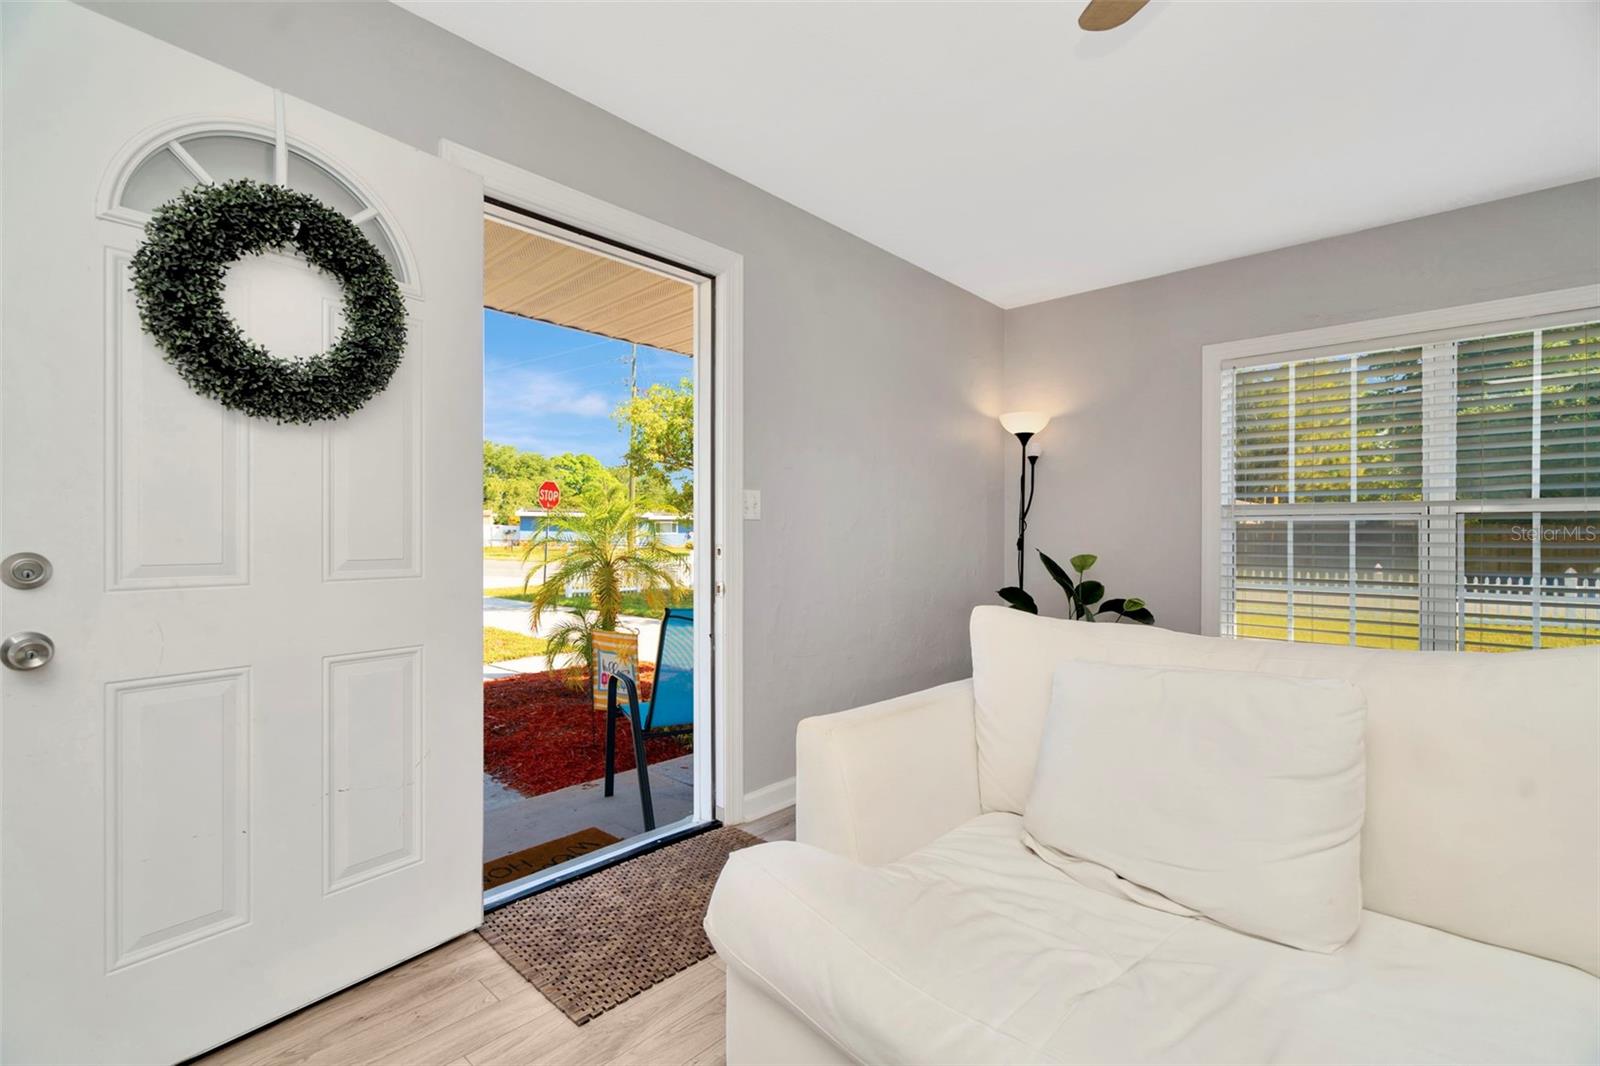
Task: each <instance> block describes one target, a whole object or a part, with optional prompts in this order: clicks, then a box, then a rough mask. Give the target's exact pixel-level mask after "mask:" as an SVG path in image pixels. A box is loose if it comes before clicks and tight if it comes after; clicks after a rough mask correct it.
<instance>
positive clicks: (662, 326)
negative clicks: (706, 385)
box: [483, 218, 695, 356]
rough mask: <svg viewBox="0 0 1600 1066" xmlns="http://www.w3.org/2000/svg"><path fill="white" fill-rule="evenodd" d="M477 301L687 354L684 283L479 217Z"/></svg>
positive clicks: (689, 320) (689, 307)
mask: <svg viewBox="0 0 1600 1066" xmlns="http://www.w3.org/2000/svg"><path fill="white" fill-rule="evenodd" d="M483 302H484V306H486V307H491V308H493V309H494V310H496V311H504V312H506V313H507V314H513V315H521V316H522V317H523V318H536V319H538V320H540V321H541V322H551V323H554V324H555V325H558V326H568V327H570V328H572V329H581V330H583V331H585V332H586V333H598V334H600V335H601V336H604V337H615V338H617V339H618V340H624V341H631V342H634V343H638V344H643V345H648V346H649V347H651V348H661V349H664V350H666V351H669V352H678V353H680V354H682V355H689V356H692V355H693V354H694V304H695V301H694V289H693V288H692V287H691V286H690V285H688V284H686V283H685V282H682V281H678V280H677V279H675V278H669V277H665V276H663V275H661V274H656V273H654V272H652V271H649V270H645V269H644V268H642V267H637V266H633V265H632V264H630V263H623V262H620V261H619V260H616V259H610V258H608V257H606V256H603V255H597V254H595V253H594V252H590V251H587V250H586V249H583V248H576V247H573V246H572V245H570V244H564V243H562V242H561V241H557V240H553V239H551V238H549V237H544V236H541V235H540V234H537V233H530V232H529V231H527V230H525V229H521V228H519V227H517V226H510V225H507V224H505V223H503V222H499V221H497V220H495V219H492V218H486V219H484V221H483Z"/></svg>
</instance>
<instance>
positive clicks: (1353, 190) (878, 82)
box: [402, 0, 1600, 307]
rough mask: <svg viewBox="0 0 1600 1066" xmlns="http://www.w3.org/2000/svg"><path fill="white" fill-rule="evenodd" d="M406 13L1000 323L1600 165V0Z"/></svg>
mask: <svg viewBox="0 0 1600 1066" xmlns="http://www.w3.org/2000/svg"><path fill="white" fill-rule="evenodd" d="M402 3H403V6H404V7H406V8H408V9H410V10H411V11H414V12H416V13H417V14H419V15H421V16H422V17H424V18H427V19H430V20H431V21H433V22H435V23H437V24H438V25H440V26H442V27H444V28H445V29H448V30H450V31H451V32H453V33H456V34H458V35H460V36H461V37H464V38H466V39H467V40H469V41H472V42H474V43H476V44H478V45H480V46H482V47H483V48H485V49H488V50H489V51H491V52H494V53H496V54H498V55H500V56H502V57H504V58H506V59H508V60H510V61H512V62H513V63H516V64H518V65H519V66H522V67H524V68H526V69H527V70H530V71H532V72H533V73H535V74H538V75H539V76H540V77H543V78H546V79H548V80H550V81H552V82H554V83H556V84H557V85H559V86H561V87H563V88H565V89H567V90H569V91H570V92H572V93H575V94H576V95H578V96H581V97H583V98H585V99H587V100H590V101H592V102H593V103H595V104H597V105H599V106H600V107H602V108H604V109H606V110H607V111H610V112H612V113H613V114H616V115H618V116H620V117H622V118H624V119H626V120H627V121H629V122H631V123H634V124H635V125H637V126H641V127H643V128H644V129H646V130H649V131H650V132H651V133H654V134H656V135H657V136H659V137H661V138H663V139H665V140H667V141H670V142H672V143H673V144H676V145H678V146H680V147H682V148H684V149H686V150H687V151H689V152H692V153H694V154H695V155H697V156H700V157H701V158H703V159H706V160H708V161H710V162H711V163H714V164H716V165H717V166H719V167H722V168H723V169H725V170H727V171H730V172H731V173H733V174H736V175H738V176H739V177H741V178H744V179H745V180H747V181H749V182H751V183H753V184H755V185H757V186H760V187H761V188H763V189H766V190H768V191H769V192H771V193H773V194H775V195H777V196H780V197H782V198H783V199H785V200H788V201H789V202H791V203H793V204H796V205H797V206H799V207H801V208H804V209H805V210H807V211H810V212H812V213H813V214H816V215H819V216H821V217H822V218H824V219H826V220H828V221H829V222H832V223H834V224H835V225H838V226H840V227H842V228H843V229H846V230H848V231H850V232H852V233H855V234H857V235H858V236H860V237H862V238H864V239H866V240H868V241H871V242H872V243H873V244H876V245H878V246H880V247H882V248H885V249H887V250H888V251H890V252H893V253H894V254H896V255H898V256H901V257H903V258H905V259H908V260H910V261H911V262H913V263H916V264H918V265H919V266H921V267H923V268H925V269H927V270H929V271H931V272H932V273H934V274H937V275H939V276H940V277H943V278H946V279H948V280H950V281H952V282H954V283H955V284H957V285H960V286H961V287H963V288H965V289H968V290H970V291H972V292H975V293H977V294H978V295H980V296H983V297H985V298H987V299H989V300H991V301H993V302H994V303H996V304H999V305H1001V306H1004V307H1014V306H1018V305H1021V304H1027V303H1033V302H1036V301H1039V300H1044V299H1049V298H1051V297H1055V296H1062V295H1066V294H1068V293H1074V292H1082V291H1085V290H1089V289H1096V288H1101V287H1103V286H1107V285H1115V284H1117V283H1120V282H1125V281H1131V280H1134V279H1137V278H1144V277H1151V276H1154V275H1157V274H1165V273H1168V272H1170V271H1174V270H1181V269H1183V268H1185V267H1192V266H1198V265H1200V264H1203V263H1211V262H1217V261H1220V260H1224V259H1231V258H1234V257H1236V256H1241V255H1247V254H1250V253H1252V252H1259V251H1264V250H1267V249H1271V248H1279V247H1284V246H1286V245H1291V244H1298V243H1300V242H1303V241H1307V240H1313V239H1316V238H1319V237H1326V236H1330V235H1333V234H1338V233H1348V232H1351V231H1354V230H1359V229H1365V228H1367V227H1370V226H1375V225H1381V224H1383V223H1386V222H1394V221H1398V220H1401V219H1406V218H1414V217H1417V216H1419V215H1426V214H1431V213H1433V212H1436V211H1443V210H1448V209H1450V208H1454V207H1461V206H1465V205H1467V204H1472V203H1479V202H1482V201H1485V200H1492V199H1497V198H1499V197H1503V196H1509V195H1513V194H1516V193H1520V192H1528V191H1531V190H1534V189H1540V188H1546V187H1549V186H1553V185H1559V184H1563V183H1566V182H1570V181H1576V180H1579V179H1582V178H1586V177H1591V176H1594V175H1596V174H1600V81H1597V75H1596V57H1597V56H1600V4H1596V3H1545V2H1524V3H1481V2H1461V0H1456V2H1444V3H1417V2H1412V3H1361V2H1333V3H1311V2H1276V3H1240V2H1201V0H1180V2H1174V3H1162V2H1157V3H1152V4H1151V5H1150V6H1149V7H1148V8H1146V9H1145V10H1144V11H1143V12H1142V13H1141V14H1139V15H1138V16H1137V17H1136V18H1135V19H1134V20H1133V21H1132V22H1130V23H1128V24H1127V25H1126V26H1124V27H1123V28H1122V29H1120V30H1113V31H1111V32H1109V33H1103V34H1086V33H1083V32H1082V31H1080V30H1079V29H1078V28H1077V26H1076V24H1075V20H1076V18H1077V14H1078V12H1079V10H1081V4H1079V3H973V4H968V3H960V4H956V3H914V2H903V3H877V4H870V3H844V4H835V3H735V4H718V3H692V4H691V3H640V4H629V5H616V4H603V3H544V4H502V3H480V2H471V0H468V2H459V0H458V2H450V3H435V2H411V0H402Z"/></svg>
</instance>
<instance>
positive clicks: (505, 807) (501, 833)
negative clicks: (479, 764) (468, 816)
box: [483, 755, 694, 862]
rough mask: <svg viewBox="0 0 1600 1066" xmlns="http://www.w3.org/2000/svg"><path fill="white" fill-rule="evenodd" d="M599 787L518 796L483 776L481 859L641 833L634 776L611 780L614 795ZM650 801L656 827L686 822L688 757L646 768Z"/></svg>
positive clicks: (598, 783)
mask: <svg viewBox="0 0 1600 1066" xmlns="http://www.w3.org/2000/svg"><path fill="white" fill-rule="evenodd" d="M603 785H604V781H603V780H602V779H596V780H594V781H585V782H584V783H583V784H581V785H571V786H569V787H567V788H562V789H557V790H556V791H554V792H546V793H545V794H544V795H542V796H524V795H522V793H520V792H516V791H513V790H512V789H509V788H506V787H505V786H504V785H502V784H501V783H500V782H498V781H496V780H495V779H494V778H492V777H490V776H489V775H488V774H484V775H483V859H484V861H485V862H489V861H491V860H493V859H498V858H500V857H501V856H502V855H510V854H512V853H513V852H517V851H521V850H522V849H523V848H531V847H533V846H534V845H535V844H542V843H544V842H545V841H546V840H554V839H556V838H557V837H563V836H566V835H567V834H569V833H576V832H577V831H578V830H580V829H587V828H589V827H590V826H594V827H595V828H597V829H603V830H605V831H606V832H608V833H610V834H611V835H612V836H614V837H617V838H618V839H620V840H626V839H628V838H629V837H631V836H634V835H636V834H638V833H642V832H644V814H643V812H642V811H641V810H640V808H639V775H638V773H637V772H636V771H634V770H624V771H620V772H619V773H618V774H617V781H616V795H614V796H611V797H607V796H605V795H603V794H602V793H603V792H604V788H603ZM650 801H651V804H652V805H653V806H654V808H655V815H656V825H657V826H663V825H668V824H670V823H672V822H676V821H678V820H679V819H681V818H687V817H688V816H689V813H690V811H691V810H692V809H693V806H694V756H693V755H682V756H679V757H678V758H676V759H668V760H667V761H666V762H658V763H651V764H650Z"/></svg>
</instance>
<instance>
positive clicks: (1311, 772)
mask: <svg viewBox="0 0 1600 1066" xmlns="http://www.w3.org/2000/svg"><path fill="white" fill-rule="evenodd" d="M1365 711H1366V707H1365V703H1364V701H1363V699H1362V696H1361V690H1360V689H1358V688H1356V687H1355V686H1354V685H1352V684H1350V683H1349V682H1348V681H1340V680H1323V679H1311V678H1298V677H1277V676H1274V675H1272V674H1263V673H1240V672H1236V671H1231V670H1183V669H1175V668H1172V667H1153V666H1115V665H1112V664H1110V663H1094V662H1065V663H1062V664H1060V665H1059V666H1057V667H1056V673H1055V684H1054V687H1053V696H1052V698H1051V702H1050V712H1049V715H1048V716H1047V718H1046V720H1045V726H1044V737H1043V740H1042V742H1041V745H1040V749H1039V764H1038V767H1037V769H1036V771H1035V773H1034V779H1033V791H1032V792H1031V793H1030V794H1029V796H1028V807H1027V811H1026V812H1025V814H1024V816H1023V827H1024V828H1025V829H1026V830H1027V831H1028V833H1029V835H1030V836H1031V837H1032V838H1033V841H1034V842H1035V843H1036V845H1042V846H1044V847H1047V848H1051V849H1054V850H1055V851H1058V852H1061V853H1063V854H1065V855H1069V856H1073V857H1076V858H1079V859H1087V860H1089V861H1090V862H1093V863H1098V864H1099V865H1100V866H1104V867H1106V868H1108V869H1110V870H1112V871H1114V872H1115V873H1117V874H1118V875H1119V876H1120V877H1123V878H1125V879H1127V880H1128V881H1131V882H1133V883H1134V884H1135V885H1138V886H1140V887H1142V888H1147V889H1152V890H1154V891H1156V892H1158V893H1160V894H1161V895H1162V896H1165V897H1166V898H1167V899H1168V900H1171V901H1172V902H1174V903H1178V904H1181V905H1182V906H1183V907H1185V908H1188V909H1189V910H1191V911H1194V912H1196V913H1199V914H1203V915H1205V916H1206V917H1208V918H1211V919H1213V920H1214V921H1216V922H1218V923H1220V924H1222V925H1226V926H1228V927H1229V928H1232V929H1237V930H1239V931H1241V932H1245V933H1250V934H1252V935H1254V936H1259V937H1264V938H1266V939H1268V940H1274V941H1277V942H1278V943H1280V944H1288V945H1289V946H1290V947H1297V948H1305V949H1308V950H1310V951H1322V952H1331V951H1334V950H1336V949H1337V948H1339V947H1340V946H1342V945H1343V944H1344V942H1345V941H1347V940H1349V939H1350V937H1351V935H1352V934H1354V933H1355V931H1356V926H1357V925H1359V924H1360V921H1361V816H1362V811H1363V810H1364V808H1365V806H1366V790H1365V783H1364V777H1365V766H1366V760H1365V758H1364V756H1363V754H1362V750H1361V736H1362V719H1363V717H1364V716H1365Z"/></svg>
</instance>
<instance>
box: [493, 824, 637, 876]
mask: <svg viewBox="0 0 1600 1066" xmlns="http://www.w3.org/2000/svg"><path fill="white" fill-rule="evenodd" d="M618 839H619V838H617V837H614V836H612V835H611V834H610V833H608V832H606V831H605V830H604V829H596V828H595V827H594V826H590V827H589V828H587V829H580V830H578V831H577V832H576V833H568V834H567V835H566V836H564V837H557V838H556V839H554V840H547V841H545V842H544V843H543V844H535V845H534V846H533V847H531V848H523V849H522V850H521V851H514V852H512V853H511V854H510V855H502V856H500V857H499V858H498V859H491V860H489V861H488V862H486V863H484V864H483V890H484V891H485V892H487V891H489V890H490V889H491V888H498V887H499V886H501V885H503V884H506V883H508V882H511V881H515V880H517V879H518V878H521V877H527V876H528V875H529V874H536V873H538V872H539V871H540V870H548V869H549V868H550V867H552V866H559V865H561V864H562V863H564V862H567V861H569V860H571V859H576V858H580V857H582V856H584V855H587V854H589V852H591V851H599V850H600V849H601V848H603V847H605V846H606V845H607V844H615V843H616V842H617V840H618Z"/></svg>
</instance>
